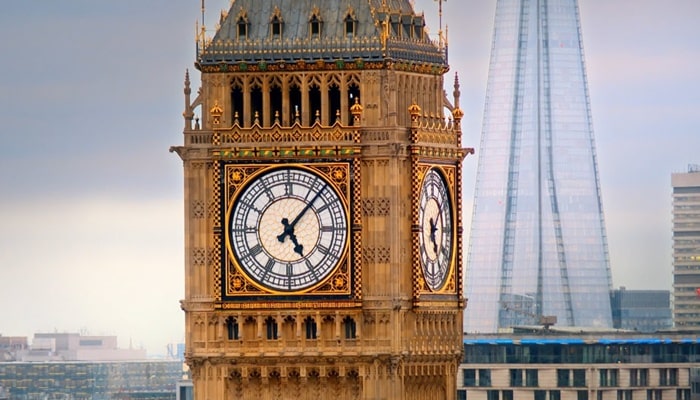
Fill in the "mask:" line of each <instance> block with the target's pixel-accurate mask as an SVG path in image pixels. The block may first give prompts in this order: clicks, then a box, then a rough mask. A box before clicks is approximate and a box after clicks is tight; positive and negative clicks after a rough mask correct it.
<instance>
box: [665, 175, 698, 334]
mask: <svg viewBox="0 0 700 400" xmlns="http://www.w3.org/2000/svg"><path fill="white" fill-rule="evenodd" d="M671 184H672V185H673V323H674V326H675V327H676V328H678V329H698V328H700V165H690V166H689V167H688V172H686V173H676V174H672V175H671Z"/></svg>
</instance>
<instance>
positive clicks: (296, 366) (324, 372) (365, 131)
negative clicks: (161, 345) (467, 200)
mask: <svg viewBox="0 0 700 400" xmlns="http://www.w3.org/2000/svg"><path fill="white" fill-rule="evenodd" d="M197 44H198V45H197V56H196V62H195V67H196V69H197V70H198V71H199V72H200V74H201V85H200V87H199V89H198V90H197V92H196V94H193V93H192V88H191V81H190V74H189V73H187V74H186V77H185V89H184V92H185V110H184V113H183V116H184V121H185V123H184V131H183V139H184V143H183V144H182V145H179V146H174V147H172V148H171V151H174V152H176V153H177V154H178V155H179V156H180V157H181V159H182V161H183V167H184V185H185V188H184V195H185V198H184V202H185V203H184V205H185V207H184V208H185V298H184V299H183V300H182V301H181V307H182V309H183V310H184V312H185V323H186V338H185V341H186V350H185V356H186V361H187V363H188V365H189V367H190V369H191V371H192V378H193V383H194V393H195V398H196V399H198V400H205V399H210V400H214V399H256V400H258V399H295V400H301V399H313V400H318V399H338V400H342V399H367V400H369V399H387V400H389V399H416V400H418V399H425V400H428V399H430V400H434V399H454V398H455V393H456V371H457V366H458V364H459V362H460V359H461V352H462V312H463V309H464V307H465V299H464V298H463V295H462V292H463V276H462V251H463V249H462V230H463V227H462V206H461V191H462V189H461V179H462V177H461V171H462V162H463V160H464V158H465V156H466V155H467V154H469V153H473V150H472V149H470V148H463V147H462V144H461V135H462V132H461V126H460V124H461V119H462V116H463V113H462V111H461V110H460V108H459V96H460V93H459V81H458V79H457V78H456V76H455V78H454V90H453V96H452V98H451V99H450V98H448V96H447V95H446V94H445V91H444V90H443V83H444V82H443V79H444V75H445V74H446V73H447V71H448V69H449V66H448V64H447V54H446V53H447V52H446V43H445V41H444V40H443V39H442V35H440V38H439V39H438V40H436V41H433V40H431V39H430V38H429V37H428V34H427V31H426V27H425V21H424V16H423V15H422V14H418V13H416V12H415V11H414V10H413V7H412V4H411V2H410V1H409V0H313V1H310V0H234V1H232V3H231V8H230V10H228V12H222V14H221V18H220V22H219V26H218V28H217V30H216V34H215V35H214V36H213V38H205V37H204V35H202V36H201V37H199V38H198V41H197Z"/></svg>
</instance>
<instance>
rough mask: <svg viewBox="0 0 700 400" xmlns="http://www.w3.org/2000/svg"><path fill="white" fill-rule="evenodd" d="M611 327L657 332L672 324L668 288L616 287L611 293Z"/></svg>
mask: <svg viewBox="0 0 700 400" xmlns="http://www.w3.org/2000/svg"><path fill="white" fill-rule="evenodd" d="M611 305H612V317H613V328H616V329H625V330H630V331H637V332H647V333H651V332H657V331H661V330H667V329H669V328H671V327H672V326H673V319H672V316H671V292H669V291H668V290H629V289H626V288H624V287H622V288H620V289H616V290H614V291H613V292H612V295H611Z"/></svg>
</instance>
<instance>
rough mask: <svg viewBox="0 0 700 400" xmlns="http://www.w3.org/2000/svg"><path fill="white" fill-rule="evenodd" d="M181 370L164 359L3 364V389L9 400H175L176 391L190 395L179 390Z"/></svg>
mask: <svg viewBox="0 0 700 400" xmlns="http://www.w3.org/2000/svg"><path fill="white" fill-rule="evenodd" d="M182 367H183V364H182V362H180V361H162V360H143V361H115V362H108V361H94V362H93V361H54V362H0V388H4V393H5V394H6V395H7V398H9V399H74V400H87V399H91V400H100V399H103V400H108V399H123V400H127V399H149V400H176V398H177V394H178V393H179V392H177V391H176V390H181V391H182V393H187V390H186V387H184V389H179V381H180V380H181V379H182V377H183V368H182ZM2 393H3V391H2V390H0V399H2ZM186 399H189V400H191V399H192V397H191V396H190V397H185V398H183V400H186Z"/></svg>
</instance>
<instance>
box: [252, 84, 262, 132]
mask: <svg viewBox="0 0 700 400" xmlns="http://www.w3.org/2000/svg"><path fill="white" fill-rule="evenodd" d="M250 107H251V114H252V115H251V120H250V122H251V125H252V124H255V123H257V124H258V125H262V122H261V121H263V113H264V110H263V95H262V89H261V88H260V86H255V87H253V88H252V89H251V91H250Z"/></svg>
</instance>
